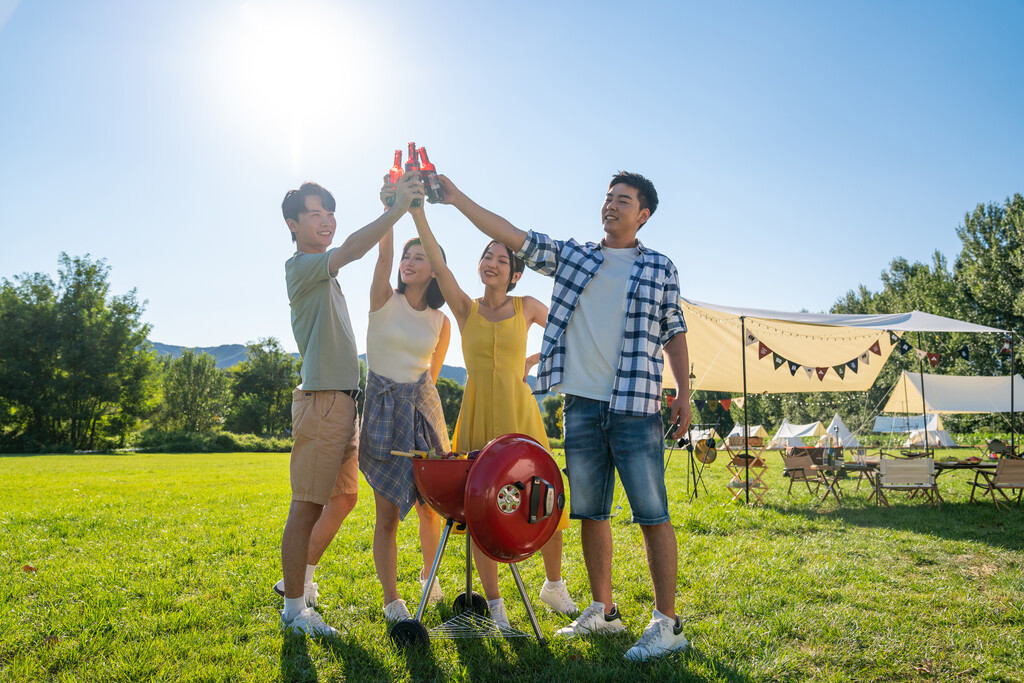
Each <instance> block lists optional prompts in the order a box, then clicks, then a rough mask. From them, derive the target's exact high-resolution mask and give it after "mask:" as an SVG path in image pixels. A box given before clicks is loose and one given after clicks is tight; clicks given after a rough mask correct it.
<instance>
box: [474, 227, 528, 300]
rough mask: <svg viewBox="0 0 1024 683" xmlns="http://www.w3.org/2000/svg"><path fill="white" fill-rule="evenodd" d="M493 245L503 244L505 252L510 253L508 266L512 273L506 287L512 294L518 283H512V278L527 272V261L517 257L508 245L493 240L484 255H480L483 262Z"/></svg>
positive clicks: (485, 249)
mask: <svg viewBox="0 0 1024 683" xmlns="http://www.w3.org/2000/svg"><path fill="white" fill-rule="evenodd" d="M492 244H501V246H503V247H505V251H507V252H508V264H509V266H510V272H509V274H508V286H507V287H505V291H506V292H511V291H512V290H513V289H515V288H516V283H514V282H512V276H513V275H515V274H516V273H522V272H523V271H524V270H526V261H524V260H523V259H521V258H519V257H518V256H516V254H515V252H514V251H512V250H511V249H509V247H508V246H507V245H505V244H502V243H501V242H499V241H498V240H491V241H490V242H488V243H487V246H486V247H484V253H482V254H480V260H481V261H483V260H484V256H487V250H488V249H490V248H491V245H492Z"/></svg>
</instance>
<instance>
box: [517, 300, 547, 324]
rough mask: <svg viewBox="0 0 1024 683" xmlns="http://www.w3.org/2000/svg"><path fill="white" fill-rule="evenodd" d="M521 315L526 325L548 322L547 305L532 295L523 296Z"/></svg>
mask: <svg viewBox="0 0 1024 683" xmlns="http://www.w3.org/2000/svg"><path fill="white" fill-rule="evenodd" d="M523 317H525V318H526V326H527V327H529V326H530V325H540V326H541V327H544V326H545V325H547V324H548V307H547V306H545V305H544V304H543V303H541V302H540V301H539V300H537V299H534V298H533V297H532V296H524V297H523Z"/></svg>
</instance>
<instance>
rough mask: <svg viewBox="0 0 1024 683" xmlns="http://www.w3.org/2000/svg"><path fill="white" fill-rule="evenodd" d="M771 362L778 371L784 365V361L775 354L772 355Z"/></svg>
mask: <svg viewBox="0 0 1024 683" xmlns="http://www.w3.org/2000/svg"><path fill="white" fill-rule="evenodd" d="M772 362H773V363H775V369H776V370H778V369H779V368H781V367H782V366H783V365H785V364H786V359H785V358H783V357H782V356H780V355H779V354H777V353H774V352H773V353H772Z"/></svg>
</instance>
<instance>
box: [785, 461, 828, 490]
mask: <svg viewBox="0 0 1024 683" xmlns="http://www.w3.org/2000/svg"><path fill="white" fill-rule="evenodd" d="M782 461H783V466H784V469H783V470H782V474H783V476H788V477H789V488H788V489H786V495H787V496H788V495H790V493H791V492H792V491H793V484H794V483H795V482H798V481H802V482H803V483H804V484H806V485H807V492H808V493H813V494H815V495H817V493H818V487H819V486H821V485H822V484H823V483H825V480H824V478H823V477H822V476H821V472H818V471H817V470H812V469H811V466H812V465H813V464H814V463H813V462H812V461H811V456H809V455H784V456H782ZM811 483H813V484H814V490H813V491H811Z"/></svg>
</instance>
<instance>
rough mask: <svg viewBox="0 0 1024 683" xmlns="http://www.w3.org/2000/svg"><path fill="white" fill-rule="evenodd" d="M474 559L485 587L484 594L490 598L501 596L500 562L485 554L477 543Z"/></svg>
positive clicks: (474, 546)
mask: <svg viewBox="0 0 1024 683" xmlns="http://www.w3.org/2000/svg"><path fill="white" fill-rule="evenodd" d="M473 561H474V562H476V573H477V576H479V577H480V585H481V586H483V588H484V596H485V597H486V598H487V599H488V600H497V599H498V598H500V597H501V590H500V589H499V588H498V563H497V562H495V561H494V560H492V559H491V558H489V557H487V556H486V555H484V554H483V551H481V550H480V549H479V548H477V547H476V543H474V544H473Z"/></svg>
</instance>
